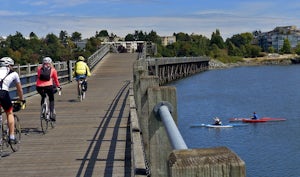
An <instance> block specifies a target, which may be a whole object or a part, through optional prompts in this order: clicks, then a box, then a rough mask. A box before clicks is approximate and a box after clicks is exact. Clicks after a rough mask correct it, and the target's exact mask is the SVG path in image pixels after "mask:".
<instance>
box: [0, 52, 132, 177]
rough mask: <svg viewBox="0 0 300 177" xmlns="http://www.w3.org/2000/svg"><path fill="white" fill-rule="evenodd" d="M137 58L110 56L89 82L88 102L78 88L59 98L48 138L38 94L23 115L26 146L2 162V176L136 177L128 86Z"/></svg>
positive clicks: (65, 90)
mask: <svg viewBox="0 0 300 177" xmlns="http://www.w3.org/2000/svg"><path fill="white" fill-rule="evenodd" d="M136 58H137V55H136V54H109V55H107V56H106V57H105V58H104V59H103V60H102V61H101V62H100V64H98V65H97V66H96V67H95V68H94V70H93V72H92V76H91V78H89V80H88V83H89V85H88V92H87V95H86V99H85V100H83V102H78V101H77V99H76V83H75V82H72V83H70V84H67V85H64V86H63V90H62V91H63V92H62V95H61V96H58V95H56V98H55V99H56V102H55V106H56V112H57V126H56V127H55V128H54V129H53V130H52V129H50V130H49V132H48V133H47V134H46V135H43V133H42V132H41V128H40V121H39V110H40V106H39V103H40V97H39V96H38V95H36V96H32V97H30V98H28V99H27V109H25V110H22V111H20V112H18V113H17V114H18V115H19V117H20V118H21V123H22V128H23V130H22V144H21V148H20V150H19V151H18V152H16V153H11V154H10V155H9V156H7V157H3V158H2V159H1V160H0V174H1V177H6V176H9V177H12V176H22V177H27V176H28V177H35V176H36V177H48V176H49V177H50V176H51V177H54V176H61V177H68V176H70V177H71V176H72V177H74V176H77V177H81V176H85V177H89V176H104V177H115V176H128V177H129V176H131V169H130V168H131V157H130V152H131V149H130V146H131V145H130V134H129V127H128V125H129V105H128V102H127V97H128V94H129V91H128V90H129V83H130V80H132V63H133V62H134V61H135V60H136Z"/></svg>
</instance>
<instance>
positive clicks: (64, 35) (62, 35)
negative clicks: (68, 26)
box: [59, 30, 68, 42]
mask: <svg viewBox="0 0 300 177" xmlns="http://www.w3.org/2000/svg"><path fill="white" fill-rule="evenodd" d="M67 38H68V32H67V31H62V30H61V31H60V33H59V39H60V40H61V41H62V42H65V41H66V40H67Z"/></svg>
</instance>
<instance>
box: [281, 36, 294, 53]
mask: <svg viewBox="0 0 300 177" xmlns="http://www.w3.org/2000/svg"><path fill="white" fill-rule="evenodd" d="M280 52H281V53H285V54H289V53H291V52H292V48H291V44H290V41H289V39H288V38H285V39H284V41H283V46H282V48H281V49H280Z"/></svg>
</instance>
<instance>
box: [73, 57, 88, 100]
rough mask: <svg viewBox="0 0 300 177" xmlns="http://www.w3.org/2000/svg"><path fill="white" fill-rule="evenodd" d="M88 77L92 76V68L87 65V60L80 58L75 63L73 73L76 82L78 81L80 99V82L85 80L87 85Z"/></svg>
mask: <svg viewBox="0 0 300 177" xmlns="http://www.w3.org/2000/svg"><path fill="white" fill-rule="evenodd" d="M87 76H91V72H90V68H89V66H88V65H87V64H86V63H85V58H84V57H83V56H79V57H78V60H77V62H76V63H75V66H74V71H73V77H75V80H76V81H77V91H78V96H79V97H80V91H79V89H80V85H79V80H80V79H84V80H85V83H86V78H87ZM86 84H87V83H86Z"/></svg>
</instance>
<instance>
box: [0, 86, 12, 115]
mask: <svg viewBox="0 0 300 177" xmlns="http://www.w3.org/2000/svg"><path fill="white" fill-rule="evenodd" d="M0 104H1V106H2V107H3V109H4V111H5V112H10V111H11V110H12V108H13V107H12V103H11V99H10V96H9V93H8V91H6V90H0Z"/></svg>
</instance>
